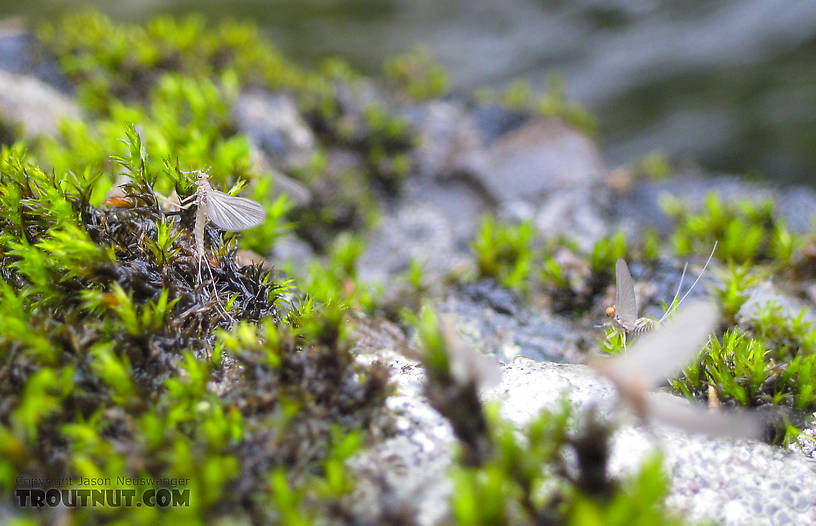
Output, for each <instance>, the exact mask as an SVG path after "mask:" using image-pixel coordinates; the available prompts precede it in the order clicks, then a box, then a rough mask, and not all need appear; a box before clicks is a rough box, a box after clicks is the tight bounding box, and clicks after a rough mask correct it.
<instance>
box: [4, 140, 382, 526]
mask: <svg viewBox="0 0 816 526" xmlns="http://www.w3.org/2000/svg"><path fill="white" fill-rule="evenodd" d="M115 162H116V163H117V164H118V165H119V166H120V168H121V169H122V170H123V172H124V173H126V174H127V175H128V179H129V180H128V182H127V183H126V184H125V185H124V195H123V196H122V197H119V198H117V199H116V201H115V203H116V204H117V206H104V205H103V206H94V205H93V204H91V197H92V196H93V195H94V192H95V185H96V183H97V181H98V180H99V177H98V176H94V175H90V174H91V173H92V172H90V171H86V172H81V175H71V174H65V175H60V176H58V175H56V172H52V173H51V174H47V173H45V172H43V171H42V170H40V169H39V168H38V167H37V166H36V165H35V164H34V163H33V162H31V161H30V160H29V159H28V158H27V156H26V153H25V151H24V150H23V148H22V147H15V148H4V149H3V150H2V152H0V199H2V203H0V258H2V259H1V260H0V263H1V265H0V278H1V279H0V294H2V296H3V300H2V301H0V313H2V316H0V357H2V361H3V363H4V367H3V368H2V370H1V371H0V375H1V376H2V380H3V381H2V382H0V383H2V387H0V391H2V392H1V393H0V395H1V396H2V398H3V400H4V401H5V403H4V404H3V406H2V408H0V438H2V440H0V442H1V443H2V444H3V445H2V446H1V447H2V451H3V454H2V460H0V487H2V491H3V493H5V494H7V495H8V494H9V493H8V492H10V491H11V490H12V488H14V487H15V480H16V477H17V476H18V475H26V474H30V475H37V476H39V477H49V478H53V479H63V478H65V477H71V478H74V479H75V478H77V477H95V478H102V479H109V480H110V481H111V482H109V483H108V482H102V483H100V484H101V485H100V486H98V487H97V488H96V489H100V488H103V489H104V488H111V487H121V483H118V482H116V481H117V477H122V476H130V477H137V478H140V477H141V478H151V479H153V478H155V479H159V478H173V477H176V478H183V479H186V482H185V483H184V484H183V488H186V489H189V490H190V500H189V506H188V507H180V508H169V509H166V510H161V509H159V508H151V507H133V508H110V509H103V510H96V509H93V508H82V507H80V508H77V509H73V510H71V511H70V513H71V514H72V516H73V517H74V518H75V519H76V520H77V521H78V522H82V523H103V522H109V521H111V520H118V521H122V522H128V523H153V524H154V523H156V522H157V521H159V520H168V521H170V520H173V521H176V520H182V519H183V520H186V521H189V522H204V521H212V520H213V519H216V518H220V517H224V518H226V520H232V521H240V520H247V519H249V520H252V521H257V522H260V523H270V522H284V521H286V520H289V519H292V520H294V519H295V518H300V519H302V520H313V519H316V518H317V517H323V518H325V517H329V516H335V514H336V513H338V510H341V511H342V510H343V509H345V508H344V506H345V504H344V497H345V495H346V494H347V493H348V492H349V491H350V490H351V488H352V487H353V480H352V479H351V478H350V475H349V474H348V473H346V472H345V471H344V470H342V469H341V468H340V466H342V462H343V460H344V459H345V458H347V457H348V456H349V455H351V454H353V453H354V452H355V451H356V450H357V449H358V447H359V446H360V444H361V443H362V441H363V440H364V439H365V437H366V436H367V433H368V430H370V429H374V428H376V427H377V426H376V423H377V422H378V416H379V415H380V414H381V411H382V404H383V400H384V398H385V396H386V394H387V388H386V380H387V377H386V374H385V371H384V369H382V368H380V367H378V366H376V365H375V366H370V367H361V366H358V365H357V364H356V363H355V361H354V357H353V355H352V354H351V351H350V342H349V339H348V337H347V334H346V331H347V324H346V322H345V312H344V310H343V309H341V308H338V307H334V306H332V305H324V304H321V305H316V304H314V302H313V301H311V300H310V299H308V298H307V297H299V299H297V301H295V306H291V305H290V307H289V309H288V312H286V313H285V314H284V313H283V312H282V309H283V308H284V304H283V303H282V299H283V293H284V292H285V291H287V290H288V288H289V285H288V284H287V283H281V282H279V281H277V280H276V279H275V278H274V276H273V275H272V274H270V273H269V272H268V271H266V270H264V269H263V268H262V267H261V266H240V265H238V264H237V263H236V261H235V258H234V253H235V243H234V242H231V241H227V242H222V241H221V235H220V233H219V232H218V231H217V230H216V229H214V228H212V227H207V228H206V230H205V236H206V247H207V259H208V260H209V262H210V265H211V266H212V267H213V268H212V272H213V276H212V277H213V279H212V280H211V279H209V277H206V278H204V279H203V283H202V282H201V281H199V279H198V277H197V268H196V267H197V262H198V260H197V257H196V254H193V253H192V252H193V249H192V248H191V247H192V246H194V243H193V242H192V240H191V231H192V223H193V217H192V214H193V211H192V210H191V211H183V212H165V211H164V210H163V208H162V207H161V206H160V204H159V202H158V201H157V199H156V195H155V192H154V188H156V187H158V186H162V185H168V186H170V185H171V186H174V187H175V188H176V190H177V191H178V193H179V195H182V196H184V195H188V194H189V192H190V191H192V188H193V187H192V181H191V180H190V179H189V176H188V175H187V174H184V173H182V172H180V171H178V169H174V168H170V164H169V163H167V164H166V169H165V170H163V171H162V172H161V173H156V172H154V171H153V170H152V168H151V167H152V166H153V163H151V161H150V160H149V159H148V158H147V157H146V156H145V153H144V149H143V147H142V144H141V143H140V138H139V135H138V134H137V133H136V132H135V131H134V130H131V131H130V132H129V134H128V149H127V155H126V156H123V157H118V158H116V159H115ZM290 292H291V291H290ZM294 297H295V298H298V296H294ZM232 320H237V321H239V322H240V323H238V324H237V325H235V326H234V327H233V321H232ZM126 486H127V485H126ZM136 489H137V492H139V493H141V491H144V490H146V489H149V486H138V485H137V486H136ZM42 518H43V519H44V520H46V519H47V516H46V515H43V516H42Z"/></svg>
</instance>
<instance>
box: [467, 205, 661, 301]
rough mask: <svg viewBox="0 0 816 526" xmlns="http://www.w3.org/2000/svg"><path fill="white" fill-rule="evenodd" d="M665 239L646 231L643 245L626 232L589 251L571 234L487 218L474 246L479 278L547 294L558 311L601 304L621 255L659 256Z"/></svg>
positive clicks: (648, 258)
mask: <svg viewBox="0 0 816 526" xmlns="http://www.w3.org/2000/svg"><path fill="white" fill-rule="evenodd" d="M658 246H659V241H658V238H657V235H656V233H655V232H654V231H646V232H645V233H644V235H643V238H642V240H641V242H640V243H639V244H638V245H634V244H630V243H629V242H628V241H627V239H626V236H624V235H623V233H622V232H617V233H615V234H613V235H612V236H609V237H604V238H601V239H599V240H598V241H596V242H595V243H594V244H593V246H592V249H591V250H590V251H589V252H586V251H581V250H580V249H579V248H578V247H577V246H576V245H575V244H574V243H571V242H569V241H568V240H565V239H554V240H546V241H545V240H544V239H542V238H541V236H540V235H537V233H536V231H535V229H534V227H533V225H532V223H529V222H523V223H502V222H499V221H497V220H496V219H495V218H494V217H492V216H485V217H484V218H482V224H481V228H480V230H479V232H478V233H477V234H476V236H475V239H474V241H473V242H472V244H471V248H472V250H473V253H474V258H475V260H476V276H475V277H476V278H477V279H492V280H495V281H497V282H498V283H500V284H501V285H503V286H505V287H507V288H510V289H513V290H515V291H517V292H521V293H523V294H525V295H527V296H529V297H533V298H542V297H546V298H547V299H548V300H549V302H550V304H551V306H552V308H553V309H554V310H555V311H557V312H581V311H586V310H589V309H592V308H594V307H597V306H598V305H597V300H598V296H599V295H600V294H602V293H603V292H604V291H605V290H606V288H607V287H608V285H609V284H610V283H612V280H613V279H614V277H613V269H614V268H615V261H616V260H617V259H618V258H630V257H637V258H640V259H642V260H645V261H647V262H655V261H657V254H658Z"/></svg>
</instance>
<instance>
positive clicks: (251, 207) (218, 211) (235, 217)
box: [207, 190, 266, 231]
mask: <svg viewBox="0 0 816 526" xmlns="http://www.w3.org/2000/svg"><path fill="white" fill-rule="evenodd" d="M207 217H208V218H209V219H210V221H212V222H213V223H215V225H216V226H217V227H218V228H221V229H223V230H231V231H236V230H246V229H247V228H252V227H255V226H258V225H260V224H261V223H263V221H264V219H265V218H266V211H265V210H264V208H263V206H262V205H261V204H260V203H258V202H257V201H253V200H252V199H247V198H246V197H236V196H234V195H229V194H225V193H224V192H219V191H218V190H210V191H209V192H207Z"/></svg>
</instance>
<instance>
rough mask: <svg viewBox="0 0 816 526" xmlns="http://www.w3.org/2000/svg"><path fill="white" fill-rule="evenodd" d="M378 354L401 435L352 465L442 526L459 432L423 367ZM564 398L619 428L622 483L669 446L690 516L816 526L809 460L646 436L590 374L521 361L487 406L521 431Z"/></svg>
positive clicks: (661, 431)
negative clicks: (434, 398) (434, 397)
mask: <svg viewBox="0 0 816 526" xmlns="http://www.w3.org/2000/svg"><path fill="white" fill-rule="evenodd" d="M378 356H379V358H380V359H384V360H385V361H386V362H387V363H389V364H390V366H391V368H392V371H393V376H394V380H395V382H396V385H397V394H396V395H395V396H392V397H391V398H390V399H389V401H388V405H389V407H390V408H391V410H392V411H394V413H395V415H396V418H397V428H398V432H397V434H396V436H395V437H393V438H390V439H388V440H386V441H384V442H382V443H380V444H378V445H376V446H375V447H374V448H372V450H370V451H367V452H366V453H364V454H363V455H362V456H360V457H357V458H356V459H355V460H354V462H353V463H352V465H353V466H354V467H355V469H356V470H357V471H358V473H360V474H361V478H362V479H363V480H364V481H365V480H372V479H373V478H374V477H373V475H374V474H375V473H376V474H377V477H380V478H385V479H386V480H388V481H389V485H390V488H391V489H392V490H396V491H397V493H398V494H399V495H400V498H401V499H404V501H405V502H408V503H409V506H410V507H411V508H412V509H413V510H414V512H415V513H416V515H417V517H418V518H419V523H420V524H428V525H432V524H439V523H440V522H441V521H443V520H444V518H445V517H446V514H447V503H448V499H449V497H450V494H451V491H452V487H451V484H450V482H449V481H448V479H447V478H446V476H445V473H446V470H447V468H448V466H449V465H450V462H451V455H452V452H453V451H454V437H453V434H452V431H451V429H450V426H449V425H448V424H447V422H446V420H445V419H444V418H442V417H441V415H439V414H438V413H437V412H436V411H435V410H434V409H433V408H431V407H430V405H429V404H428V402H427V400H425V398H424V397H423V395H422V383H423V381H424V373H423V371H422V367H421V366H420V365H418V364H417V363H416V362H413V361H411V360H408V359H406V358H404V357H402V356H401V355H399V354H397V353H396V352H394V351H391V350H385V351H382V352H381V353H378ZM374 357H375V356H372V355H368V356H367V357H366V358H365V359H373V358H374ZM564 396H566V397H567V398H568V399H569V400H570V401H571V402H572V403H573V405H574V406H575V408H576V411H581V410H582V409H586V408H587V407H588V406H589V405H593V406H595V407H596V408H597V409H599V410H600V412H601V414H602V415H605V416H606V417H609V418H614V419H616V421H618V422H619V427H618V429H617V430H616V432H615V433H614V436H613V439H612V455H611V458H610V471H611V474H612V475H613V476H616V477H621V476H626V475H627V474H632V473H635V472H636V471H637V470H638V468H639V467H640V465H641V463H642V462H643V460H644V458H645V457H646V456H648V455H649V454H651V453H652V452H654V451H655V450H656V449H657V448H658V447H660V448H661V450H662V451H663V453H664V456H665V460H664V468H665V470H666V471H667V473H668V474H669V475H670V476H671V480H672V489H671V493H670V494H669V497H668V500H667V503H668V505H669V506H670V507H671V508H673V509H675V510H677V511H678V512H679V513H680V514H681V515H683V516H684V517H687V518H689V519H691V520H702V519H709V520H715V521H717V522H719V523H721V524H726V525H743V524H752V525H777V524H780V525H781V524H816V464H814V463H813V462H811V461H809V460H808V459H807V458H806V457H805V456H803V455H801V454H798V453H795V452H791V451H785V450H783V449H781V448H777V447H774V446H770V445H767V444H764V443H760V442H754V441H746V440H725V439H711V438H708V437H705V436H699V435H694V436H691V435H687V434H685V433H684V432H682V431H679V430H675V429H670V428H667V427H663V426H659V425H653V426H652V428H651V430H646V429H645V428H643V427H642V426H641V425H640V424H639V423H637V422H636V421H635V420H634V419H633V418H632V416H631V415H630V414H628V413H626V412H625V411H623V410H621V409H619V407H618V404H617V401H616V394H615V390H614V388H613V387H612V386H611V385H610V384H609V383H608V382H606V381H605V380H602V379H600V378H598V377H597V376H596V375H595V374H594V373H593V372H592V370H591V369H589V368H588V367H586V366H583V365H566V364H552V363H542V362H535V361H533V360H529V359H526V358H517V359H516V360H514V361H513V362H511V363H510V364H508V365H506V366H504V367H503V374H502V381H501V384H500V385H498V386H497V387H494V388H493V389H491V390H489V391H486V392H484V393H483V397H484V399H485V400H498V401H500V402H501V411H502V415H503V416H504V417H505V418H507V419H509V420H510V421H512V422H514V423H516V424H517V425H518V426H519V427H521V426H524V425H525V424H527V423H528V422H530V421H531V420H532V419H533V418H535V417H536V416H537V415H538V414H539V412H540V411H541V410H542V409H545V408H550V409H554V408H555V407H556V405H557V404H558V402H559V401H560V400H561V398H562V397H564ZM366 486H367V485H366V484H361V488H365V487H366ZM361 491H364V490H361ZM362 502H365V500H364V501H361V506H363V504H362ZM365 505H376V504H372V503H371V501H369V502H368V503H367V504H365Z"/></svg>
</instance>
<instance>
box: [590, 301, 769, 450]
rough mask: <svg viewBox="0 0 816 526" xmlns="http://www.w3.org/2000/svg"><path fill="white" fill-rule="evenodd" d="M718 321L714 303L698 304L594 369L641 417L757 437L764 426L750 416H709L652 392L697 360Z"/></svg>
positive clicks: (689, 428)
mask: <svg viewBox="0 0 816 526" xmlns="http://www.w3.org/2000/svg"><path fill="white" fill-rule="evenodd" d="M717 322H718V316H717V309H716V307H715V306H714V305H713V304H712V303H711V302H709V301H698V302H695V303H693V304H691V305H689V306H688V307H687V308H685V309H683V310H682V311H680V312H679V313H678V314H677V315H676V316H674V317H673V318H672V319H671V320H669V321H667V322H666V323H665V324H663V326H662V327H661V328H659V329H657V330H655V331H654V332H652V333H650V334H647V335H646V336H644V337H643V338H641V339H640V340H638V342H637V343H636V344H635V345H633V346H632V348H631V349H630V350H628V351H627V352H624V353H622V354H620V355H619V356H616V357H614V358H607V359H597V360H594V361H593V362H592V363H591V365H592V367H593V368H595V369H596V370H597V371H598V372H600V373H601V374H602V375H604V376H606V377H607V378H609V379H610V380H611V381H612V383H613V384H615V387H616V388H617V391H618V393H619V394H620V396H621V397H622V398H623V399H624V400H625V401H626V402H628V403H629V405H630V406H632V408H633V409H634V411H635V413H636V414H637V415H638V416H639V417H641V418H642V419H645V420H648V419H650V418H651V419H655V420H659V421H662V422H663V423H665V424H668V425H671V426H674V427H678V428H682V429H685V430H687V431H689V432H693V433H698V432H699V433H705V434H709V435H716V436H733V437H746V438H748V437H755V436H757V435H758V433H759V431H760V423H759V421H758V419H756V418H752V417H751V415H745V414H743V415H739V414H727V413H711V412H709V411H707V410H706V409H701V408H696V407H694V406H690V405H689V404H687V403H685V402H683V401H682V400H678V399H676V398H674V397H672V396H669V395H662V396H661V395H659V394H656V393H649V391H651V390H652V389H654V388H656V387H658V386H659V385H660V384H661V383H662V382H665V380H666V379H667V378H669V377H670V376H672V375H674V374H676V373H677V372H678V371H679V370H680V369H682V368H683V367H684V366H685V365H687V364H688V363H689V362H690V361H691V360H692V359H693V358H694V356H695V355H696V354H697V352H698V351H699V350H700V347H701V346H702V345H703V344H704V343H705V341H706V339H707V338H708V336H709V334H710V333H711V331H712V330H713V329H714V327H715V326H716V325H717Z"/></svg>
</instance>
